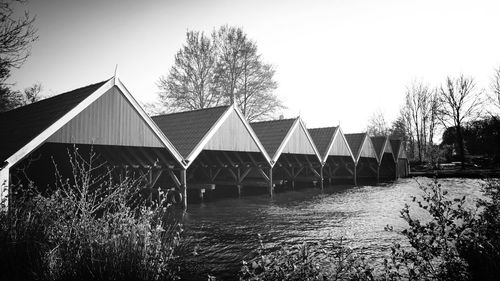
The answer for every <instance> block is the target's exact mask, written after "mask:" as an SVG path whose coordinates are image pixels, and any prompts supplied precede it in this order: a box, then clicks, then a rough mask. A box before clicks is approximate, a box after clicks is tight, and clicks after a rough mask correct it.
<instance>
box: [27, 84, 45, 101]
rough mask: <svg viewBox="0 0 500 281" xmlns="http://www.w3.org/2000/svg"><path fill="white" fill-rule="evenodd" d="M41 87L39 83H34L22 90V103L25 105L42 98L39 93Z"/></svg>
mask: <svg viewBox="0 0 500 281" xmlns="http://www.w3.org/2000/svg"><path fill="white" fill-rule="evenodd" d="M42 90H43V87H42V84H41V83H35V84H33V85H31V86H29V87H28V88H26V89H24V90H23V94H24V97H23V105H27V104H30V103H34V102H37V101H39V100H41V99H42V96H41V95H40V93H41V92H42Z"/></svg>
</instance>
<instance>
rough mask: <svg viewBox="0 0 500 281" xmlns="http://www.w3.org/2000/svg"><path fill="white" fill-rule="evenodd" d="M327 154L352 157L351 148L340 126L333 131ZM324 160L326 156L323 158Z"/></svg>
mask: <svg viewBox="0 0 500 281" xmlns="http://www.w3.org/2000/svg"><path fill="white" fill-rule="evenodd" d="M328 155H329V156H347V157H353V155H352V152H351V148H350V147H349V144H348V143H347V140H346V139H345V136H344V133H343V132H342V130H341V129H340V128H338V129H337V131H336V132H335V135H334V138H333V141H332V144H331V146H330V149H329V151H328ZM325 161H326V158H325Z"/></svg>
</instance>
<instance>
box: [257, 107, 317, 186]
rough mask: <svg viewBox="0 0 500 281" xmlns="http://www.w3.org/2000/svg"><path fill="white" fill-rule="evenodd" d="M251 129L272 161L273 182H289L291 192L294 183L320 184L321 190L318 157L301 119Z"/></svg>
mask: <svg viewBox="0 0 500 281" xmlns="http://www.w3.org/2000/svg"><path fill="white" fill-rule="evenodd" d="M251 125H252V128H253V129H254V131H255V133H256V134H257V137H258V138H259V140H260V142H261V143H262V145H263V146H264V148H265V149H266V151H267V153H268V154H269V156H270V157H271V161H270V164H271V171H272V172H271V173H270V175H271V177H272V179H275V180H277V181H278V182H280V183H286V182H289V183H290V187H291V188H292V189H293V188H294V186H295V182H313V184H316V183H318V182H319V184H320V186H321V187H322V188H323V169H322V162H321V157H320V155H319V153H318V150H317V149H316V146H315V145H314V142H313V140H312V138H311V136H310V135H309V132H308V130H307V128H306V126H305V125H304V122H303V121H302V119H301V118H300V117H297V118H293V119H280V120H272V121H262V122H253V123H251ZM271 192H272V189H271Z"/></svg>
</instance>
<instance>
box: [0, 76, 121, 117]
mask: <svg viewBox="0 0 500 281" xmlns="http://www.w3.org/2000/svg"><path fill="white" fill-rule="evenodd" d="M110 79H111V78H110ZM110 79H106V80H103V81H101V82H97V83H93V84H90V85H87V86H83V87H79V88H76V89H73V90H70V91H66V92H64V93H61V94H58V95H55V96H51V97H48V98H45V99H42V100H39V101H37V102H34V103H30V104H27V105H23V106H20V107H16V108H14V109H11V110H8V111H4V112H0V115H4V114H8V113H13V112H17V111H18V110H21V109H23V110H24V109H27V108H30V107H33V106H35V105H39V104H42V103H47V102H50V101H52V100H54V99H55V98H60V97H61V96H62V95H68V94H71V93H74V92H76V91H80V90H83V89H85V88H90V87H95V86H96V85H99V84H104V83H106V82H108V81H109V80H110Z"/></svg>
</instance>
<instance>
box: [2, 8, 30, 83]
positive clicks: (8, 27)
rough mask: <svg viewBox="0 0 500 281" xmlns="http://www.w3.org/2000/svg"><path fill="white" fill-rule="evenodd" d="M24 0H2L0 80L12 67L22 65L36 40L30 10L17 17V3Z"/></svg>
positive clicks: (7, 75)
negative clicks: (15, 7) (15, 8)
mask: <svg viewBox="0 0 500 281" xmlns="http://www.w3.org/2000/svg"><path fill="white" fill-rule="evenodd" d="M16 2H17V3H25V2H26V1H24V0H1V1H0V82H1V83H4V82H5V80H6V79H7V78H8V77H9V73H10V69H11V68H13V67H15V68H18V67H20V66H21V65H22V64H23V63H24V62H25V61H26V58H28V56H29V55H30V47H31V43H32V42H34V41H36V40H37V39H38V37H37V36H36V29H35V27H34V26H33V23H34V21H35V18H34V17H31V16H30V15H29V13H28V12H25V13H24V16H22V17H20V18H17V17H15V13H14V8H13V6H14V5H15V3H16Z"/></svg>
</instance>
